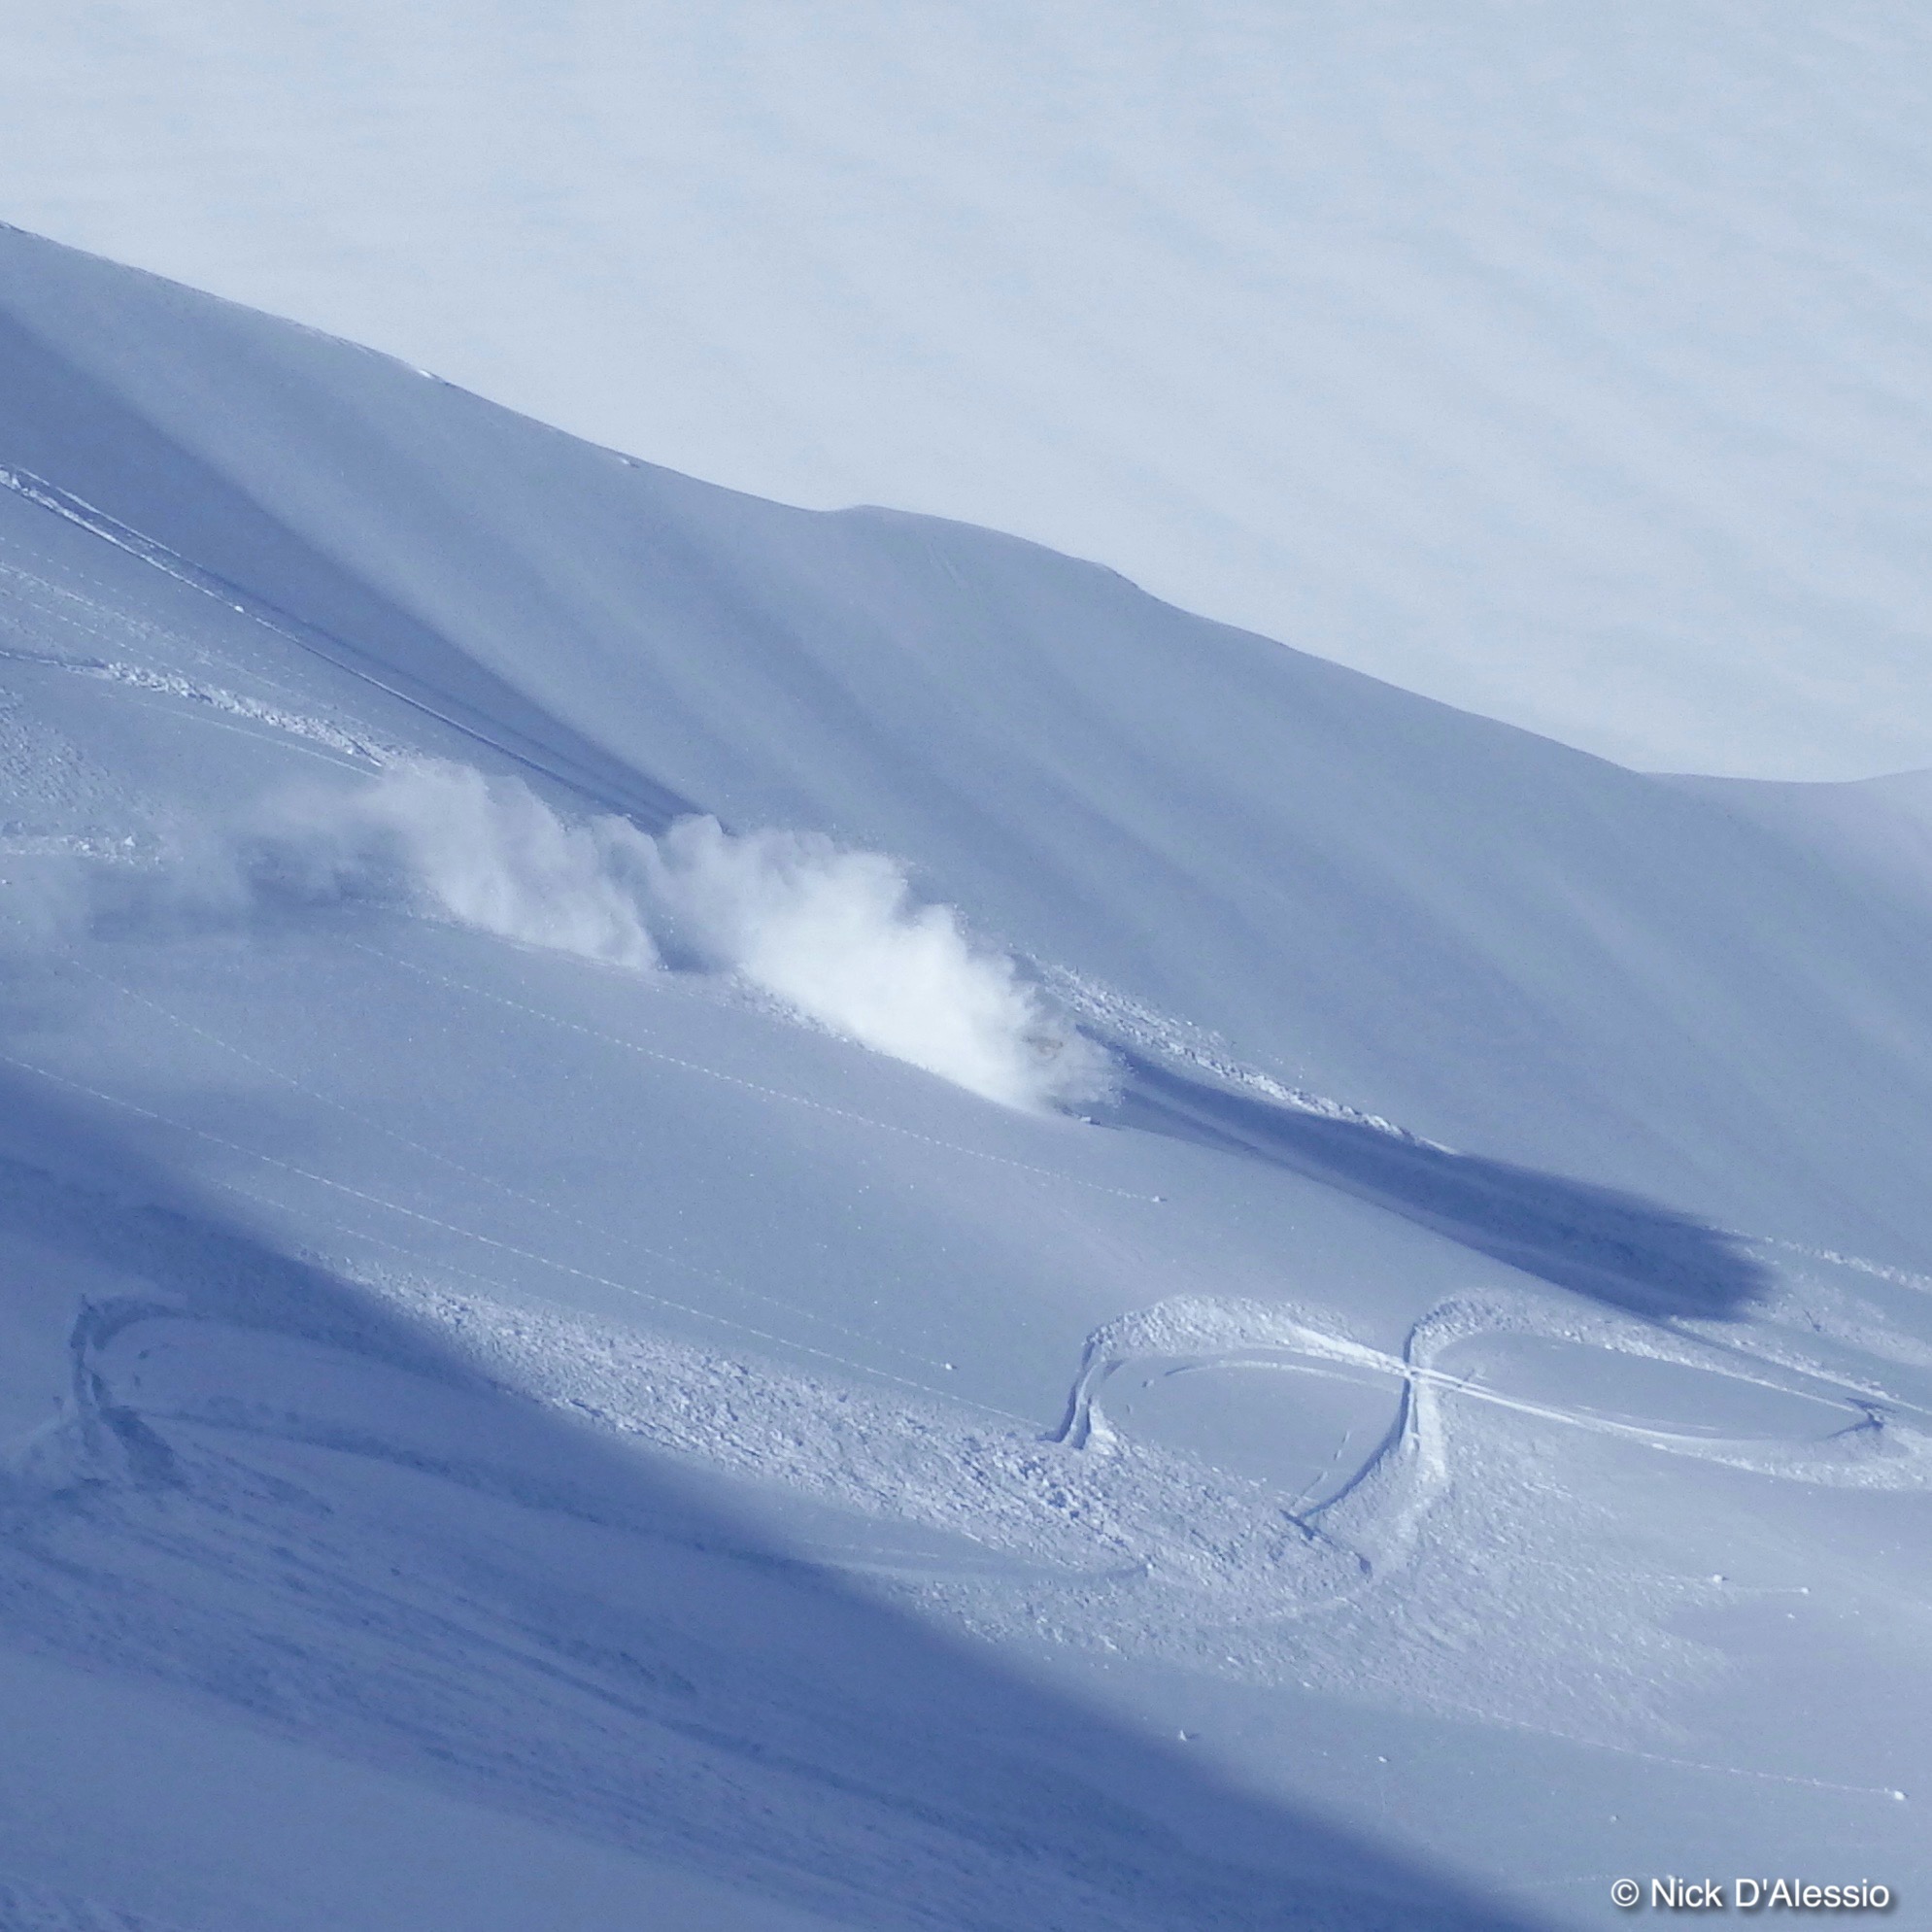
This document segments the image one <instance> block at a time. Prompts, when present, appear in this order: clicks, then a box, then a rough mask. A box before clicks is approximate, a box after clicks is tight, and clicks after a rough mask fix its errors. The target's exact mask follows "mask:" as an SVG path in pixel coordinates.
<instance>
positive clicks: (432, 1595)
mask: <svg viewBox="0 0 1932 1932" xmlns="http://www.w3.org/2000/svg"><path fill="white" fill-rule="evenodd" d="M0 1235H4V1236H6V1237H13V1238H23V1239H24V1240H25V1241H26V1242H27V1243H28V1244H29V1248H28V1252H31V1253H35V1254H38V1255H39V1256H41V1257H45V1258H50V1261H48V1262H43V1263H42V1264H39V1265H37V1266H36V1268H35V1270H34V1271H33V1274H34V1276H40V1275H44V1274H45V1272H46V1269H47V1267H48V1266H49V1265H51V1266H54V1267H57V1268H65V1269H68V1270H69V1271H71V1272H72V1273H73V1275H74V1276H75V1278H76V1279H85V1280H86V1281H88V1282H89V1283H91V1284H97V1285H90V1286H89V1287H88V1288H87V1289H86V1290H85V1296H86V1299H85V1300H78V1298H77V1300H78V1305H77V1311H76V1319H75V1321H74V1326H73V1335H72V1341H71V1343H70V1356H71V1362H70V1367H71V1389H72V1394H71V1397H70V1398H69V1408H68V1412H67V1415H66V1418H65V1420H64V1421H63V1422H62V1423H61V1424H60V1425H59V1426H58V1427H57V1428H55V1429H53V1430H51V1431H43V1432H41V1434H40V1435H39V1436H38V1437H36V1438H35V1439H33V1441H34V1444H35V1446H34V1447H33V1448H32V1449H30V1451H29V1452H28V1453H27V1454H26V1456H25V1457H24V1458H23V1457H22V1455H21V1454H20V1452H19V1445H18V1444H12V1445H6V1444H0V1449H7V1450H9V1451H10V1453H9V1455H8V1456H7V1457H6V1459H5V1460H0V1642H4V1643H7V1644H25V1645H27V1646H29V1647H32V1648H35V1649H39V1650H41V1651H43V1652H51V1653H52V1654H54V1655H56V1656H61V1657H65V1658H68V1659H70V1660H72V1661H74V1662H76V1663H78V1664H81V1665H83V1666H84V1667H85V1668H87V1669H88V1670H90V1671H92V1672H93V1673H95V1674H97V1675H103V1676H106V1677H108V1678H119V1679H121V1680H131V1681H132V1682H134V1683H136V1684H148V1685H153V1684H156V1683H159V1684H165V1685H167V1686H169V1687H170V1688H171V1689H172V1690H173V1691H175V1692H176V1693H177V1694H186V1695H189V1696H193V1697H202V1698H212V1699H214V1700H216V1701H218V1702H219V1703H220V1704H221V1705H222V1706H224V1707H226V1708H227V1709H228V1710H230V1711H232V1712H237V1713H239V1714H241V1715H243V1716H244V1717H246V1718H247V1719H248V1720H250V1721H251V1722H253V1723H255V1724H258V1725H263V1726H266V1727H268V1728H270V1729H271V1730H274V1731H276V1732H279V1733H281V1734H282V1735H284V1736H288V1737H291V1738H294V1739H296V1740H298V1741H301V1742H303V1743H305V1744H307V1745H309V1746H314V1747H315V1748H317V1749H319V1750H321V1751H322V1752H324V1753H329V1754H333V1755H335V1756H339V1757H345V1758H349V1759H352V1760H355V1761H358V1762H361V1763H364V1764H373V1765H378V1766H381V1767H383V1768H385V1769H386V1770H387V1771H388V1772H390V1774H393V1775H399V1776H402V1777H406V1778H408V1779H414V1780H417V1781H418V1782H420V1783H422V1784H424V1785H425V1786H429V1787H432V1788H434V1789H437V1790H440V1791H443V1792H447V1793H451V1794H454V1795H457V1796H458V1797H460V1798H462V1799H465V1800H467V1801H469V1802H471V1803H479V1804H482V1805H484V1806H486V1807H494V1808H496V1809H497V1810H499V1811H504V1812H509V1813H517V1814H521V1815H524V1816H527V1817H531V1818H535V1819H539V1820H543V1821H545V1822H547V1823H549V1824H551V1825H553V1826H557V1827H560V1828H562V1829H564V1830H566V1831H568V1832H572V1833H575V1834H578V1835H580V1836H583V1837H586V1838H590V1839H592V1840H594V1841H597V1842H600V1843H603V1844H606V1845H610V1846H613V1847H619V1848H629V1849H631V1850H634V1851H637V1852H640V1853H644V1854H647V1855H649V1856H650V1857H651V1858H653V1859H655V1860H658V1861H661V1862H664V1863H669V1864H672V1865H675V1866H681V1867H683V1868H685V1869H688V1870H692V1871H695V1872H700V1873H705V1874H708V1875H710V1876H711V1877H713V1878H717V1879H722V1880H724V1881H728V1882H730V1883H733V1884H735V1885H737V1886H738V1887H740V1888H741V1889H742V1890H744V1891H747V1892H750V1893H752V1894H754V1895H763V1896H765V1897H769V1898H772V1899H776V1900H784V1901H789V1902H791V1903H794V1904H796V1905H798V1906H802V1907H805V1908H807V1909H812V1910H816V1911H818V1912H820V1913H822V1914H825V1915H827V1917H828V1919H829V1921H830V1922H831V1923H835V1924H839V1925H844V1926H850V1927H854V1928H862V1927H878V1928H881V1932H884V1928H888V1927H889V1928H892V1932H904V1929H905V1928H928V1932H1046V1928H1052V1932H1191V1929H1192V1928H1202V1929H1203V1932H1207V1928H1216V1932H1262V1928H1284V1932H1285V1928H1291V1927H1298V1928H1303V1932H1344V1928H1345V1932H1399V1929H1400V1932H1449V1928H1476V1927H1485V1928H1495V1932H1509V1928H1517V1932H1521V1928H1523V1927H1524V1926H1525V1925H1526V1923H1527V1921H1526V1920H1524V1919H1523V1918H1522V1917H1521V1916H1520V1915H1517V1914H1515V1913H1513V1912H1511V1911H1508V1910H1506V1909H1503V1908H1500V1907H1498V1906H1495V1905H1493V1904H1490V1903H1486V1902H1484V1901H1483V1900H1481V1899H1480V1898H1478V1897H1476V1896H1474V1895H1473V1894H1471V1893H1470V1892H1469V1891H1467V1890H1466V1889H1464V1888H1463V1887H1462V1886H1460V1885H1459V1884H1458V1883H1457V1882H1456V1881H1451V1880H1449V1879H1447V1878H1445V1877H1443V1876H1441V1875H1440V1874H1436V1873H1432V1872H1429V1871H1427V1870H1425V1869H1423V1868H1421V1867H1419V1866H1418V1865H1416V1864H1415V1863H1413V1862H1411V1861H1410V1860H1408V1859H1407V1858H1406V1857H1404V1856H1403V1855H1400V1854H1398V1853H1395V1852H1393V1851H1391V1850H1389V1849H1387V1848H1385V1847H1378V1846H1376V1845H1374V1844H1373V1843H1371V1842H1369V1841H1366V1840H1363V1839H1360V1838H1357V1837H1354V1836H1353V1835H1351V1834H1349V1833H1348V1832H1346V1831H1343V1830H1341V1829H1340V1828H1339V1827H1337V1826H1336V1825H1334V1824H1332V1823H1329V1822H1327V1821H1324V1820H1321V1819H1319V1818H1316V1817H1314V1816H1312V1815H1309V1814H1305V1813H1298V1812H1296V1811H1294V1810H1293V1809H1291V1808H1289V1807H1286V1806H1283V1805H1279V1804H1273V1803H1270V1802H1267V1801H1264V1800H1262V1799H1258V1798H1256V1797H1254V1796H1251V1795H1246V1794H1243V1793H1242V1792H1240V1791H1238V1790H1237V1789H1236V1788H1235V1787H1233V1786H1232V1785H1229V1784H1227V1783H1225V1782H1223V1781H1222V1780H1220V1779H1218V1778H1217V1777H1216V1776H1215V1774H1214V1773H1213V1772H1212V1771H1211V1770H1210V1769H1208V1768H1206V1767H1205V1766H1203V1764H1202V1763H1201V1762H1200V1761H1199V1760H1198V1758H1195V1757H1192V1756H1191V1755H1190V1754H1189V1753H1187V1752H1185V1751H1183V1750H1179V1749H1176V1748H1175V1747H1173V1746H1166V1745H1163V1744H1161V1743H1159V1742H1157V1741H1156V1740H1154V1739H1153V1738H1151V1737H1149V1736H1147V1735H1145V1734H1143V1733H1138V1732H1135V1731H1134V1730H1132V1729H1130V1728H1128V1727H1126V1726H1123V1725H1122V1724H1120V1723H1118V1722H1116V1721H1115V1720H1113V1719H1112V1718H1110V1717H1108V1716H1107V1715H1105V1714H1104V1713H1102V1712H1098V1711H1096V1710H1094V1709H1090V1708H1087V1707H1085V1706H1083V1705H1082V1704H1080V1703H1079V1702H1077V1701H1076V1700H1074V1699H1073V1698H1071V1697H1068V1696H1067V1695H1064V1694H1062V1693H1060V1692H1057V1691H1055V1690H1053V1689H1051V1688H1050V1687H1047V1686H1044V1685H1042V1684H1041V1683H1040V1682H1038V1681H1036V1680H1030V1679H1029V1678H1027V1676H1025V1675H1024V1674H1023V1673H1022V1672H1021V1671H1019V1670H1015V1669H1012V1668H1010V1667H1009V1666H1008V1664H1007V1663H1006V1661H1005V1660H1003V1659H1002V1658H1001V1657H1000V1654H999V1653H998V1652H997V1651H995V1650H993V1649H992V1648H990V1647H976V1646H973V1645H971V1644H968V1643H967V1642H966V1641H965V1640H963V1639H962V1640H955V1639H953V1638H950V1637H949V1636H947V1635H946V1634H945V1633H944V1632H943V1631H941V1630H939V1629H936V1628H935V1627H934V1626H933V1625H932V1623H930V1622H928V1621H926V1620H924V1619H920V1618H915V1617H914V1616H912V1615H910V1614H908V1613H906V1612H904V1611H902V1610H899V1609H898V1608H896V1607H895V1606H894V1605H893V1604H892V1603H890V1602H889V1601H887V1600H885V1599H883V1598H882V1597H880V1596H879V1595H877V1594H868V1593H867V1592H865V1591H864V1590H863V1589H862V1588H861V1587H859V1586H857V1585H855V1584H853V1583H851V1582H850V1581H848V1580H847V1579H846V1578H845V1577H843V1576H841V1575H839V1574H838V1573H836V1572H832V1571H829V1570H827V1569H825V1568H823V1567H821V1566H819V1565H816V1564H812V1563H809V1562H806V1561H801V1560H800V1558H799V1557H798V1556H797V1555H796V1554H794V1553H793V1552H791V1551H790V1550H788V1549H787V1548H786V1547H785V1546H784V1543H783V1542H782V1540H781V1539H780V1538H779V1537H778V1536H777V1534H776V1533H774V1532H773V1531H772V1530H771V1529H769V1528H768V1527H761V1526H759V1525H757V1524H754V1523H751V1522H748V1521H745V1520H741V1519H740V1518H739V1517H738V1516H737V1515H735V1514H734V1513H733V1512H732V1511H731V1510H730V1508H729V1507H728V1506H727V1505H725V1504H722V1503H721V1502H720V1501H719V1500H718V1499H717V1497H716V1496H714V1495H712V1494H711V1493H710V1492H708V1491H705V1490H701V1489H699V1488H698V1487H697V1486H695V1484H694V1483H693V1482H692V1481H691V1480H690V1479H689V1478H688V1477H687V1476H686V1475H684V1474H681V1473H680V1472H679V1470H678V1469H676V1468H675V1467H673V1466H672V1465H671V1464H669V1463H668V1462H667V1461H666V1460H664V1459H663V1458H661V1457H659V1456H656V1455H653V1454H651V1453H648V1452H645V1451H643V1450H640V1449H637V1448H633V1447H629V1446H626V1445H624V1444H623V1443H622V1442H621V1441H619V1440H618V1439H616V1438H615V1437H613V1436H610V1435H607V1434H603V1433H600V1432H595V1431H593V1430H592V1429H590V1428H588V1427H585V1426H582V1425H580V1424H578V1423H577V1422H575V1421H573V1420H571V1419H569V1418H568V1417H566V1416H565V1415H563V1414H561V1413H559V1411H557V1410H555V1409H552V1408H548V1407H541V1406H539V1405H538V1404H536V1403H535V1402H532V1401H530V1400H528V1399H526V1398H525V1397H522V1396H520V1395H518V1394H516V1393H514V1392H513V1391H511V1390H509V1389H507V1388H505V1387H504V1386H502V1385H500V1384H499V1383H497V1382H495V1381H492V1380H491V1378H490V1377H489V1375H488V1374H487V1373H484V1372H482V1371H481V1370H480V1369H479V1367H478V1365H477V1364H476V1363H475V1362H472V1361H468V1360H465V1359H463V1358H462V1357H461V1356H460V1355H459V1354H458V1352H456V1350H455V1347H454V1345H453V1343H452V1341H451V1340H450V1339H449V1338H448V1337H446V1336H445V1335H444V1334H443V1333H442V1332H441V1331H440V1330H432V1329H430V1328H429V1327H428V1326H427V1325H425V1324H424V1323H422V1322H418V1321H416V1320H414V1319H412V1318H411V1317H409V1316H408V1315H407V1314H406V1313H405V1312H404V1311H403V1310H401V1309H400V1308H399V1307H398V1306H397V1305H394V1304H392V1303H390V1302H388V1301H385V1300H382V1299H379V1298H378V1297H377V1296H375V1295H374V1294H373V1293H372V1292H371V1291H369V1290H367V1289H365V1288H362V1287H360V1286H357V1285H356V1284H355V1283H353V1282H351V1281H348V1280H345V1279H343V1278H340V1277H338V1276H336V1275H334V1274H332V1273H331V1272H329V1271H326V1270H324V1269H322V1268H320V1267H318V1266H316V1265H314V1264H313V1263H311V1262H309V1261H305V1260H302V1259H300V1258H297V1257H295V1256H293V1255H290V1254H287V1253H284V1252H280V1251H278V1248H277V1247H276V1245H275V1244H274V1243H273V1242H270V1241H266V1240H264V1239H263V1238H262V1237H260V1236H259V1235H257V1234H255V1233H254V1232H252V1231H250V1230H249V1229H248V1228H247V1227H245V1226H244V1225H241V1224H240V1223H239V1222H238V1221H237V1219H236V1217H235V1215H234V1213H233V1211H232V1209H227V1208H221V1207H216V1206H214V1205H212V1204H211V1203H210V1202H209V1201H208V1200H207V1199H205V1198H197V1197H196V1196H195V1195H194V1194H193V1193H192V1192H191V1191H190V1190H188V1189H186V1188H185V1187H184V1186H183V1185H182V1184H180V1183H179V1182H177V1181H176V1180H174V1179H173V1178H172V1177H171V1176H170V1175H169V1174H168V1173H167V1172H166V1171H165V1169H164V1168H161V1167H157V1166H156V1165H155V1164H154V1163H153V1161H152V1160H151V1159H150V1158H149V1157H148V1156H146V1155H145V1154H143V1153H142V1152H140V1151H138V1150H136V1149H135V1148H133V1147H130V1146H129V1145H128V1144H127V1142H126V1139H125V1137H124V1136H123V1135H121V1134H119V1132H118V1131H117V1130H116V1129H114V1128H113V1127H112V1126H110V1125H109V1124H108V1117H107V1116H106V1115H105V1114H103V1113H101V1112H99V1111H98V1110H96V1109H94V1108H92V1107H91V1106H89V1105H88V1104H86V1103H85V1102H81V1101H80V1100H78V1099H77V1098H75V1097H73V1096H71V1095H64V1094H60V1093H58V1092H56V1091H55V1090H53V1089H51V1088H50V1087H48V1086H46V1085H44V1084H43V1083H42V1082H41V1081H40V1080H39V1079H38V1078H36V1077H32V1076H26V1077H21V1076H15V1075H0ZM29 1282H30V1277H29V1275H27V1274H13V1273H9V1274H7V1275H0V1293H18V1294H24V1293H27V1292H30V1287H29ZM50 1359H51V1358H50ZM53 1366H56V1367H57V1366H58V1364H57V1363H55V1364H54V1365H53ZM645 1399H646V1400H648V1397H647V1398H645ZM63 1458H64V1459H65V1460H63ZM10 1470H11V1472H12V1474H9V1473H8V1472H9V1471H10ZM23 1470H24V1471H25V1472H26V1474H24V1475H23V1474H22V1471H23ZM638 1913H641V1914H643V1915H644V1916H634V1914H638ZM649 1915H650V1902H649V1900H648V1899H645V1898H636V1899H631V1900H629V1901H628V1903H627V1904H626V1905H624V1906H622V1907H621V1909H620V1915H618V1916H611V1915H607V1914H605V1913H602V1912H600V1913H599V1914H598V1915H597V1918H596V1922H597V1923H598V1924H613V1925H614V1924H626V1925H628V1924H641V1923H643V1922H645V1918H646V1917H648V1916H649ZM557 1922H562V1921H561V1920H560V1919H559V1921H557ZM572 1922H575V1923H587V1922H588V1921H587V1920H585V1919H583V1918H582V1917H581V1916H579V1917H576V1918H573V1920H572Z"/></svg>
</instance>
